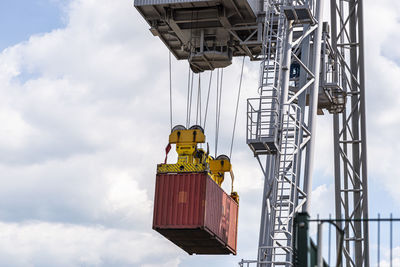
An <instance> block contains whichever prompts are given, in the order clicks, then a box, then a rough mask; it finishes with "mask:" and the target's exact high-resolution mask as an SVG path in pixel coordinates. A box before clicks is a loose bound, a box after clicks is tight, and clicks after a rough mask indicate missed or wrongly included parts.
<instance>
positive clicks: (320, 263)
mask: <svg viewBox="0 0 400 267" xmlns="http://www.w3.org/2000/svg"><path fill="white" fill-rule="evenodd" d="M322 226H323V224H322V222H319V223H318V232H317V239H318V241H317V246H318V249H317V266H318V267H324V258H323V257H322V248H323V244H322V231H323V227H322Z"/></svg>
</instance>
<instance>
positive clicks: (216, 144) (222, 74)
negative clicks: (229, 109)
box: [215, 69, 224, 157]
mask: <svg viewBox="0 0 400 267" xmlns="http://www.w3.org/2000/svg"><path fill="white" fill-rule="evenodd" d="M223 77H224V69H221V76H220V84H219V88H217V108H216V127H215V128H216V129H215V157H217V152H218V137H219V122H220V118H221V100H222V80H223ZM217 83H218V79H217ZM218 89H219V90H218ZM218 91H219V93H218Z"/></svg>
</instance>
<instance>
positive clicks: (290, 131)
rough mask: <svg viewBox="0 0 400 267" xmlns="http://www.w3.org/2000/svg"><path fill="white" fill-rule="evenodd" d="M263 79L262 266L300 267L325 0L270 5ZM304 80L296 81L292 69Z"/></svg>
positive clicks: (257, 151) (252, 131)
mask: <svg viewBox="0 0 400 267" xmlns="http://www.w3.org/2000/svg"><path fill="white" fill-rule="evenodd" d="M265 4H266V6H265V10H266V20H265V29H264V41H263V55H264V58H263V60H262V63H261V71H260V72H261V75H260V76H261V80H260V87H259V93H260V97H259V98H257V99H249V100H248V131H247V142H248V144H249V146H250V148H251V149H252V150H253V152H254V155H255V157H256V158H257V160H258V162H259V163H260V166H261V168H262V170H263V172H264V175H265V184H264V193H263V201H262V216H261V217H262V218H261V228H260V239H259V251H258V259H257V261H243V262H242V263H241V264H242V266H243V264H246V263H250V262H253V263H257V266H262V267H264V266H293V261H292V257H293V220H294V217H295V213H296V212H299V211H302V210H308V208H309V202H310V198H309V197H310V193H311V190H312V169H313V153H314V146H315V140H314V138H313V136H315V122H316V116H317V109H318V95H319V87H320V82H319V78H320V65H321V40H322V26H323V24H322V11H323V9H322V8H323V6H322V2H321V1H317V2H315V3H314V2H313V1H268V2H266V3H265ZM293 63H296V64H297V65H298V66H299V75H291V66H292V65H293Z"/></svg>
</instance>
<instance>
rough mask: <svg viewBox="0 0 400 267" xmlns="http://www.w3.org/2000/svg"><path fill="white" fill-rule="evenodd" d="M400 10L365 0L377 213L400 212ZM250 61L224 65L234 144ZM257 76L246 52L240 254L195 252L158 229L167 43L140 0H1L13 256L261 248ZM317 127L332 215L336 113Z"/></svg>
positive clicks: (229, 259)
mask: <svg viewBox="0 0 400 267" xmlns="http://www.w3.org/2000/svg"><path fill="white" fill-rule="evenodd" d="M399 14H400V3H399V2H398V1H396V0H380V1H374V0H366V1H365V23H366V25H365V31H366V43H365V44H366V51H367V52H366V55H367V58H366V69H367V119H368V148H369V150H368V153H369V154H368V160H369V178H370V180H369V188H370V190H369V196H370V199H369V203H370V214H371V215H372V216H373V217H375V214H377V213H378V212H380V213H381V214H382V216H383V217H388V216H389V214H390V213H391V212H393V214H394V216H395V217H396V216H397V217H400V211H399V208H400V204H399V203H400V194H399V192H398V191H399V188H400V179H399V177H400V164H398V157H397V156H398V151H400V141H399V137H398V136H399V133H400V98H399V97H396V95H397V93H398V92H399V90H400V85H399V82H398V77H400V46H399V45H398V43H400V31H399V30H398V29H399V27H400V15H399ZM172 69H173V74H172V81H173V95H174V110H173V114H174V116H173V123H174V124H184V122H185V115H184V114H185V99H186V82H187V63H186V62H177V61H176V60H175V59H174V60H173V62H172ZM239 73H240V61H239V60H235V61H234V64H233V65H232V66H230V67H228V68H227V69H226V70H225V72H224V77H225V80H224V88H223V90H224V91H223V97H224V103H223V107H222V114H221V116H222V117H221V126H220V127H221V133H220V138H221V140H220V145H219V148H218V151H220V152H221V153H228V152H229V140H230V138H231V133H232V127H233V125H232V120H233V116H234V114H233V111H234V105H235V95H236V93H237V88H238V86H237V85H238V81H239ZM257 77H258V64H257V63H251V62H248V61H246V64H245V69H244V80H243V91H242V96H243V97H242V99H241V102H240V108H239V117H238V120H239V121H238V132H237V135H236V143H235V148H234V153H233V156H232V162H233V164H234V170H235V174H236V179H237V181H236V184H235V187H236V189H237V191H238V192H239V194H240V196H241V206H240V217H239V240H238V248H239V253H238V256H236V257H234V256H222V257H221V256H212V257H210V256H188V255H186V254H185V253H184V252H182V251H181V250H180V249H178V248H176V247H175V246H173V245H171V244H170V243H169V242H168V241H166V240H164V239H163V238H161V236H160V235H159V234H157V233H156V232H153V231H152V230H151V223H152V203H153V197H154V192H153V191H154V181H155V167H156V164H157V163H160V162H161V161H163V158H164V147H165V145H166V143H167V137H168V133H169V110H168V101H169V95H168V52H167V50H166V48H165V47H164V45H163V44H162V42H161V41H160V40H158V39H157V38H154V37H153V36H152V35H151V33H150V32H149V31H148V25H147V24H146V23H145V21H144V20H143V19H142V18H141V17H140V16H139V14H138V13H137V11H136V10H135V8H134V7H133V2H132V1H131V0H114V1H109V0H69V1H68V0H65V1H62V0H2V1H1V2H0V121H1V123H0V152H1V153H0V176H1V179H0V266H143V267H150V266H193V267H195V266H205V265H208V266H235V264H236V263H237V262H238V261H239V260H240V259H242V258H246V259H249V258H250V259H252V258H254V257H255V256H256V253H257V251H256V247H257V240H258V227H259V217H260V204H261V203H260V202H261V192H262V177H261V173H260V171H259V169H258V165H257V164H256V162H255V160H254V159H253V157H252V155H251V153H250V150H249V149H248V148H247V146H246V145H245V131H244V129H245V108H246V107H245V99H246V98H247V97H254V96H256V87H257V79H258V78H257ZM207 79H208V74H204V75H203V77H202V81H203V84H205V82H206V81H207ZM203 90H204V91H203V98H204V97H205V93H204V92H205V89H203ZM211 99H215V95H213V93H212V94H211ZM213 101H214V100H212V101H211V103H210V105H211V107H215V102H213ZM203 105H204V99H203ZM210 114H211V115H210V116H209V117H208V119H207V120H208V123H207V125H206V131H207V130H208V132H206V133H207V136H208V137H209V138H208V139H209V140H210V143H211V144H213V143H214V142H213V138H214V132H213V131H214V126H213V125H214V123H215V118H214V116H213V114H214V112H213V110H211V112H210ZM317 131H318V133H317V135H318V140H317V153H316V155H317V157H316V161H315V172H314V194H313V213H314V214H313V215H314V216H316V215H317V214H321V216H328V214H329V213H333V185H332V184H333V176H332V173H333V162H332V148H331V147H332V140H331V139H332V134H331V117H330V116H324V117H319V118H318V129H317ZM211 147H213V145H211ZM373 227H375V226H373ZM398 229H400V225H398ZM374 233H375V231H372V234H371V235H375V234H374ZM371 243H372V249H373V250H374V249H375V248H374V241H373V240H372V241H371ZM396 245H399V240H398V241H397V243H396ZM385 246H386V245H385ZM397 251H400V248H397ZM381 257H382V259H383V260H384V261H385V260H387V257H388V254H387V253H386V252H385V253H383V255H382V256H381ZM399 262H400V261H399ZM399 264H400V263H399Z"/></svg>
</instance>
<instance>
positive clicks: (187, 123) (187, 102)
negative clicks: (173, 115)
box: [186, 65, 190, 128]
mask: <svg viewBox="0 0 400 267" xmlns="http://www.w3.org/2000/svg"><path fill="white" fill-rule="evenodd" d="M189 95H190V65H189V67H188V88H187V98H186V128H188V127H189V122H188V118H189Z"/></svg>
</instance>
